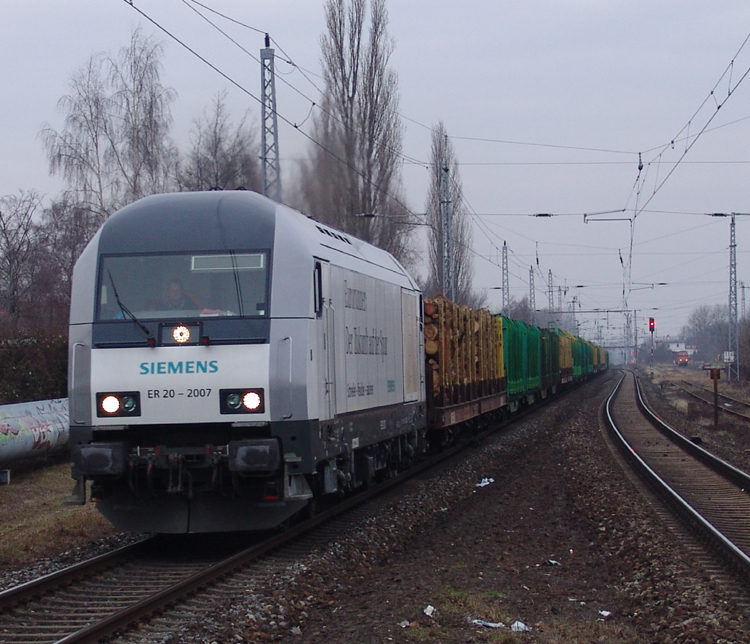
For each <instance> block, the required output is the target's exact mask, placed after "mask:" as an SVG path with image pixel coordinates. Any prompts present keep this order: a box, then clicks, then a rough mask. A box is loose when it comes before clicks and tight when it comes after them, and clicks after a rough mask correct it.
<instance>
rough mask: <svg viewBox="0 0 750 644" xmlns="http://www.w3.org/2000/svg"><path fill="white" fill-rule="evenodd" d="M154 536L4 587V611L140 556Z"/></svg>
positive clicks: (0, 607) (1, 608) (0, 609)
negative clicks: (139, 553)
mask: <svg viewBox="0 0 750 644" xmlns="http://www.w3.org/2000/svg"><path fill="white" fill-rule="evenodd" d="M152 539H154V537H153V536H148V537H145V538H143V539H141V540H140V541H136V542H135V543H131V544H129V545H127V546H122V547H120V548H117V549H115V550H112V551H111V552H105V553H104V554H101V555H98V556H96V557H93V558H91V559H87V560H85V561H81V562H79V563H77V564H73V565H72V566H67V567H65V568H62V569H60V570H57V571H55V572H51V573H48V574H46V575H43V576H41V577H37V578H36V579H32V580H31V581H27V582H25V583H23V584H19V585H18V586H12V587H11V588H7V589H6V590H3V591H0V613H2V612H3V611H4V610H7V609H9V608H11V607H12V606H15V605H17V604H21V603H23V602H27V601H29V600H31V599H34V598H36V597H41V596H43V595H46V594H48V593H50V592H51V591H53V590H55V589H57V588H61V587H63V586H69V585H70V584H72V583H73V582H75V581H77V580H79V579H81V578H83V577H86V576H90V575H91V574H92V573H95V572H98V571H101V570H109V569H111V568H113V567H114V566H116V565H118V564H119V563H121V562H122V561H123V560H125V559H126V558H129V557H134V556H136V555H137V553H138V551H140V550H142V549H143V548H144V547H146V544H147V543H148V542H150V541H151V540H152Z"/></svg>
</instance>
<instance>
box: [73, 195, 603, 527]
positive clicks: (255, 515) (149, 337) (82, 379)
mask: <svg viewBox="0 0 750 644" xmlns="http://www.w3.org/2000/svg"><path fill="white" fill-rule="evenodd" d="M431 306H432V309H433V310H432V311H431V312H430V313H425V312H424V307H423V305H422V299H421V293H420V291H419V288H418V287H417V285H416V284H415V282H414V281H413V280H412V278H411V277H410V276H409V275H408V273H407V272H406V271H405V270H404V268H403V267H402V266H401V265H400V264H399V263H398V262H397V261H396V260H395V259H394V258H393V257H392V256H390V255H389V254H388V253H386V252H384V251H382V250H380V249H377V248H375V247H373V246H371V245H369V244H366V243H364V242H362V241H360V240H358V239H356V238H354V237H351V236H350V235H348V234H346V233H342V232H340V231H338V230H334V229H333V228H330V227H329V226H326V225H324V224H322V223H319V222H317V221H315V220H313V219H310V218H308V217H306V216H304V215H303V214H301V213H299V212H296V211H294V210H292V209H290V208H287V207H285V206H283V205H280V204H277V203H275V202H273V201H271V200H268V199H266V198H264V197H262V196H260V195H257V194H254V193H251V192H246V191H237V192H221V191H216V192H206V193H178V194H170V195H156V196H152V197H147V198H145V199H142V200H140V201H137V202H135V203H133V204H131V205H130V206H127V207H126V208H123V209H122V210H120V211H119V212H117V213H116V214H114V215H113V216H112V217H111V218H110V219H108V220H107V221H106V222H105V223H104V224H103V226H102V227H101V228H100V230H99V231H98V232H97V234H96V235H95V237H94V238H93V239H92V241H91V242H90V243H89V245H88V246H87V247H86V249H85V251H84V252H83V254H82V255H81V257H80V258H79V260H78V262H77V264H76V267H75V271H74V275H73V289H72V298H71V317H70V356H69V390H70V396H69V403H70V425H71V428H70V444H71V461H72V475H73V478H74V479H75V480H76V488H75V490H74V497H75V499H76V500H77V501H78V502H81V503H82V502H84V501H85V497H86V487H87V486H86V481H91V500H92V501H95V502H97V504H98V509H99V510H100V511H101V512H102V514H103V515H104V516H105V517H107V518H108V519H109V520H110V521H111V522H112V523H113V524H115V525H116V526H117V527H118V528H120V529H123V530H130V531H144V532H162V533H178V532H218V531H229V530H259V529H268V528H273V527H276V526H278V525H280V524H282V523H284V522H285V521H287V520H288V519H290V518H291V517H293V516H294V515H296V514H297V513H299V512H301V511H304V510H306V509H309V510H312V509H313V507H314V503H315V501H316V500H317V499H319V498H321V497H322V496H324V495H329V494H341V493H345V492H346V491H347V490H350V489H353V488H356V487H358V486H361V485H363V484H367V483H368V482H370V481H371V480H373V479H375V478H377V477H379V476H383V475H386V474H388V473H390V472H391V471H393V470H398V469H401V468H403V467H406V466H408V464H410V463H411V462H412V460H413V459H414V458H415V457H417V455H419V454H420V453H423V452H425V451H426V450H427V449H428V448H429V446H430V443H432V444H433V446H434V444H435V443H439V442H441V441H445V440H448V439H449V438H450V434H451V431H452V429H453V428H455V427H457V426H461V425H462V424H466V423H467V422H471V421H472V419H477V418H479V417H481V416H482V415H483V414H487V413H505V412H507V411H510V410H512V409H514V408H515V407H517V406H518V405H520V404H525V403H527V402H529V401H530V400H533V398H534V396H536V395H544V394H546V393H547V392H551V391H554V389H555V388H556V387H557V386H558V385H560V384H562V383H564V382H566V381H567V380H573V378H574V376H575V374H574V366H575V365H574V364H573V362H575V360H574V358H575V355H577V356H578V358H577V361H578V362H577V366H578V375H577V378H581V377H583V376H585V375H588V374H590V373H592V372H593V371H597V370H600V369H602V368H605V367H606V353H605V352H603V351H601V352H600V350H599V349H598V348H595V347H593V345H589V344H588V343H584V341H582V340H580V339H577V338H572V336H571V337H570V338H566V337H563V336H562V335H559V334H551V335H550V336H549V341H548V342H547V343H546V344H545V343H543V342H542V334H541V333H537V334H536V335H534V333H532V332H531V331H529V329H531V330H533V329H536V331H540V330H539V329H537V328H536V327H526V326H525V325H523V326H524V330H523V343H524V345H523V346H521V344H519V342H520V341H521V340H520V337H521V336H520V335H519V334H520V333H521V330H520V327H519V328H518V329H516V327H517V326H518V325H519V324H520V325H522V324H523V323H513V322H512V321H509V320H505V319H504V318H500V316H496V317H495V318H491V316H489V314H487V313H486V312H484V314H486V316H487V318H488V319H490V321H489V322H487V320H485V319H484V318H482V320H479V318H477V319H476V320H474V319H473V318H471V317H470V315H469V317H467V315H468V314H465V312H464V311H463V309H465V308H466V307H462V308H461V312H460V315H459V307H455V305H452V304H451V303H449V302H447V301H443V300H441V301H440V302H436V303H432V304H431ZM451 307H453V308H451ZM474 313H476V314H478V313H477V312H474ZM451 316H452V317H451ZM425 320H427V322H428V324H427V325H425ZM461 320H463V321H461ZM492 320H494V322H493V321H492ZM480 322H481V323H480ZM456 325H458V326H456ZM461 325H464V326H465V328H466V329H469V328H470V331H468V333H464V332H463V331H461V332H455V330H456V329H458V328H459V327H461V328H464V327H462V326H461ZM428 327H429V329H428ZM505 327H507V329H506V330H505V332H504V328H505ZM433 328H434V329H435V330H434V332H433V331H432V329H433ZM514 329H515V331H514ZM428 330H429V333H428ZM459 336H460V337H459ZM527 336H528V337H532V336H533V338H536V339H538V350H537V351H536V352H535V353H534V352H533V351H532V353H529V350H528V347H529V346H532V344H534V342H536V340H534V341H533V342H530V341H529V340H528V338H527ZM553 336H554V337H553ZM425 337H428V338H429V341H428V343H427V344H429V345H430V346H429V347H426V346H425ZM544 337H547V336H544ZM460 338H464V340H461V339H460ZM469 338H472V340H471V344H470V350H471V351H472V352H474V356H475V357H476V359H475V358H471V359H469V358H468V357H467V356H464V357H462V351H465V349H462V348H461V347H462V344H461V342H464V343H465V342H468V341H469ZM503 338H505V344H503ZM475 339H476V342H475ZM552 340H554V351H553V342H552ZM436 343H437V344H436ZM482 343H484V344H482ZM566 343H567V344H566ZM574 344H575V346H576V347H578V349H577V351H578V353H575V352H574V351H573V350H572V348H571V347H572V346H573V345H574ZM449 345H450V346H449ZM467 346H469V345H467ZM534 346H536V345H534ZM514 347H515V348H514ZM545 347H546V348H545ZM565 347H567V349H566V348H565ZM587 347H588V348H587ZM426 349H427V351H426ZM519 352H520V353H519ZM517 353H518V355H519V356H520V357H518V358H517V356H516V354H517ZM532 354H533V356H532ZM565 355H568V356H569V360H568V362H570V363H571V364H570V365H569V366H570V369H569V371H570V374H568V375H566V374H567V371H566V363H565ZM534 356H535V357H534ZM532 362H533V363H535V364H537V366H538V370H539V372H540V373H539V374H537V375H536V376H535V375H534V374H532V373H531V371H533V370H534V368H536V367H534V368H532V369H531V371H530V370H529V367H528V365H529V364H530V363H532ZM459 363H460V364H462V365H465V366H466V368H467V370H466V373H464V371H462V367H459ZM469 365H471V366H470V370H471V371H472V373H471V374H469V373H468V370H469ZM582 365H583V366H582ZM480 366H481V369H483V370H484V371H483V373H482V374H480V373H479V371H478V370H479V368H480ZM426 368H427V369H428V370H429V373H430V376H431V377H430V378H427V379H426V378H425V374H426V373H427V372H426ZM542 371H543V372H544V374H542V373H541V372H542ZM543 375H544V376H545V377H544V378H543V377H542V376H543ZM537 376H538V377H537ZM451 378H454V379H456V383H455V385H454V384H453V383H452V382H449V381H450V379H451ZM459 381H460V382H459ZM475 381H476V383H478V384H476V385H475V384H472V383H474V382H475ZM480 381H481V382H480Z"/></svg>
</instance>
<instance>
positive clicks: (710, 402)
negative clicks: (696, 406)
mask: <svg viewBox="0 0 750 644" xmlns="http://www.w3.org/2000/svg"><path fill="white" fill-rule="evenodd" d="M680 382H684V383H685V384H687V385H690V386H691V387H697V388H698V389H701V390H703V391H707V392H708V393H711V394H712V393H713V391H712V390H711V389H708V388H707V387H701V385H694V384H693V383H692V382H687V380H681V381H680ZM677 387H678V388H679V389H680V390H682V391H684V392H685V393H686V394H687V395H688V396H692V397H693V398H696V399H697V400H700V401H701V402H704V403H706V404H707V405H711V406H712V407H713V406H714V401H713V400H709V399H707V398H703V396H699V395H698V394H697V393H695V392H694V391H690V390H689V389H685V387H680V386H679V385H677ZM719 398H726V399H727V400H730V401H731V402H733V403H737V404H738V405H744V406H745V407H750V404H748V403H746V402H742V401H741V400H735V399H734V398H730V397H729V396H727V395H725V394H719ZM719 409H720V410H721V411H722V412H724V413H725V414H730V415H731V416H737V417H738V418H742V419H743V420H748V421H750V416H748V415H747V414H743V413H741V412H739V411H736V410H734V409H728V408H727V407H725V406H724V405H721V406H720V407H719Z"/></svg>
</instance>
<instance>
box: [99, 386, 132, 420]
mask: <svg viewBox="0 0 750 644" xmlns="http://www.w3.org/2000/svg"><path fill="white" fill-rule="evenodd" d="M96 415H97V416H98V417H99V418H107V417H109V416H140V415H141V395H140V393H139V392H137V391H123V392H114V393H110V392H106V393H97V394H96Z"/></svg>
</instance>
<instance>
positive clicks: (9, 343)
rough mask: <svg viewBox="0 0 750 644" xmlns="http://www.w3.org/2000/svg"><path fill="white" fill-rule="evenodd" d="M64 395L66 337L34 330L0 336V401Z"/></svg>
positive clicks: (66, 354)
mask: <svg viewBox="0 0 750 644" xmlns="http://www.w3.org/2000/svg"><path fill="white" fill-rule="evenodd" d="M67 395H68V339H67V337H66V336H63V335H53V334H48V333H44V332H36V333H33V334H31V335H29V334H26V335H21V334H19V333H10V334H5V335H3V336H2V337H0V404H9V403H16V402H28V401H31V400H47V399H50V398H64V397H65V396H67Z"/></svg>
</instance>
